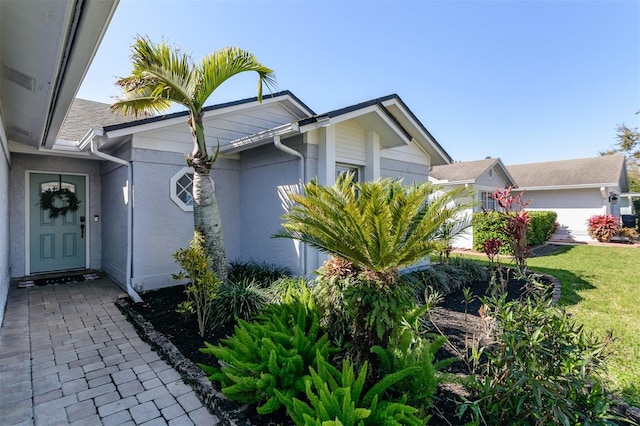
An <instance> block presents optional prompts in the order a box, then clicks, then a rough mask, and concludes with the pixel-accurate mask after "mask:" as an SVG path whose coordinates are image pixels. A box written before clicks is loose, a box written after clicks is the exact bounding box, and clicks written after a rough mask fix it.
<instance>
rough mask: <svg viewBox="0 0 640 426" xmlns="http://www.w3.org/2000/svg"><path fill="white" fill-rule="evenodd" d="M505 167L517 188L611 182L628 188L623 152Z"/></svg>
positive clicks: (608, 183) (604, 183)
mask: <svg viewBox="0 0 640 426" xmlns="http://www.w3.org/2000/svg"><path fill="white" fill-rule="evenodd" d="M507 170H509V173H510V174H511V176H513V178H514V179H515V181H516V182H517V184H518V186H519V187H520V188H535V187H551V186H600V185H612V184H613V185H620V186H621V187H622V190H623V191H626V190H627V188H626V186H627V179H626V173H625V172H626V163H625V157H624V155H622V154H619V155H604V156H600V157H592V158H579V159H574V160H563V161H548V162H544V163H531V164H517V165H513V166H507Z"/></svg>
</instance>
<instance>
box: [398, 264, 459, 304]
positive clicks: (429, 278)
mask: <svg viewBox="0 0 640 426" xmlns="http://www.w3.org/2000/svg"><path fill="white" fill-rule="evenodd" d="M404 277H405V279H408V280H411V281H413V283H414V286H415V289H416V290H415V293H416V295H417V296H418V298H421V297H422V295H423V294H424V292H425V290H426V289H430V291H434V292H438V293H442V294H448V293H450V292H451V288H450V286H449V279H450V277H449V275H448V274H447V273H446V272H445V271H443V270H442V269H440V268H436V267H435V266H429V267H428V268H425V269H420V270H417V271H412V272H410V273H409V274H406V275H405V276H404Z"/></svg>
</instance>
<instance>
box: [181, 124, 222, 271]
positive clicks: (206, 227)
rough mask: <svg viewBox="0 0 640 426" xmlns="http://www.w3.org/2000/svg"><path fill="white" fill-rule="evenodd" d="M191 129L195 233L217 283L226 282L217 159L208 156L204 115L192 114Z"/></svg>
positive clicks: (189, 160)
mask: <svg viewBox="0 0 640 426" xmlns="http://www.w3.org/2000/svg"><path fill="white" fill-rule="evenodd" d="M189 128H190V129H191V135H192V137H193V152H192V154H191V158H189V159H188V160H187V163H188V164H189V165H190V166H193V169H194V174H193V224H194V231H195V232H196V233H200V234H201V235H202V236H203V238H204V245H205V248H206V250H207V254H208V255H209V257H210V258H211V269H212V271H213V272H214V274H215V275H216V277H218V279H220V280H222V281H224V280H225V279H226V278H227V254H226V252H225V249H224V238H223V235H222V218H221V217H220V209H219V208H218V200H217V199H216V192H215V189H214V187H213V182H212V181H211V177H210V176H211V168H212V167H213V162H214V161H215V159H211V158H209V155H208V154H207V146H206V145H205V142H204V127H203V125H202V114H201V113H195V112H192V115H191V118H190V120H189Z"/></svg>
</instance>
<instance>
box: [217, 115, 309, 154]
mask: <svg viewBox="0 0 640 426" xmlns="http://www.w3.org/2000/svg"><path fill="white" fill-rule="evenodd" d="M298 133H300V128H299V127H298V124H297V123H295V122H294V123H287V124H283V125H282V126H277V127H274V128H271V129H267V130H263V131H261V132H258V133H255V134H253V135H249V136H245V137H242V138H239V139H235V140H233V141H231V142H229V143H228V144H227V145H225V146H224V147H222V148H220V153H221V154H235V153H238V152H241V151H244V150H247V149H250V148H255V147H258V146H261V145H266V144H268V143H271V142H272V141H273V139H274V138H275V137H276V136H279V137H281V138H287V137H290V136H293V135H296V134H298Z"/></svg>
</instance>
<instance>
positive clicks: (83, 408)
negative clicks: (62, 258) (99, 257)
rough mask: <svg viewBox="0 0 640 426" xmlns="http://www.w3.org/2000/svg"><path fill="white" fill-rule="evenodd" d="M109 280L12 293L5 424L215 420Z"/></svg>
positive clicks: (1, 359)
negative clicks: (143, 334) (138, 327)
mask: <svg viewBox="0 0 640 426" xmlns="http://www.w3.org/2000/svg"><path fill="white" fill-rule="evenodd" d="M121 292H122V290H121V289H120V288H119V287H117V286H116V285H115V284H113V283H112V282H111V281H110V280H108V279H106V278H101V279H98V280H95V281H85V282H81V283H68V284H60V285H55V286H46V287H34V288H29V289H18V288H16V287H15V284H12V288H11V289H10V290H9V296H8V300H7V308H6V312H5V316H4V323H3V324H2V329H0V424H1V425H2V426H10V425H68V424H71V425H83V426H90V425H149V426H151V425H180V426H182V425H193V424H195V425H215V424H218V423H219V420H218V418H217V417H215V416H213V415H212V414H210V413H209V412H208V411H207V409H206V408H205V407H204V406H203V404H202V403H201V402H200V400H199V399H198V398H197V396H196V394H195V393H194V391H193V390H192V388H191V387H190V386H187V385H185V384H184V382H183V381H182V379H181V378H180V375H179V374H178V373H177V372H176V371H175V370H173V369H172V368H171V367H170V366H169V365H168V364H167V363H166V362H165V361H163V360H161V359H160V358H159V357H158V355H157V354H156V352H154V351H152V350H151V348H150V346H149V345H148V344H147V343H145V342H143V341H142V340H141V339H140V338H139V337H138V334H137V333H136V331H135V330H134V328H133V326H132V325H131V324H130V323H129V322H128V321H127V320H126V319H125V317H124V316H123V315H122V314H121V313H120V311H119V310H118V308H117V307H116V306H115V304H114V300H115V299H116V297H117V296H118V294H120V293H121Z"/></svg>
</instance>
